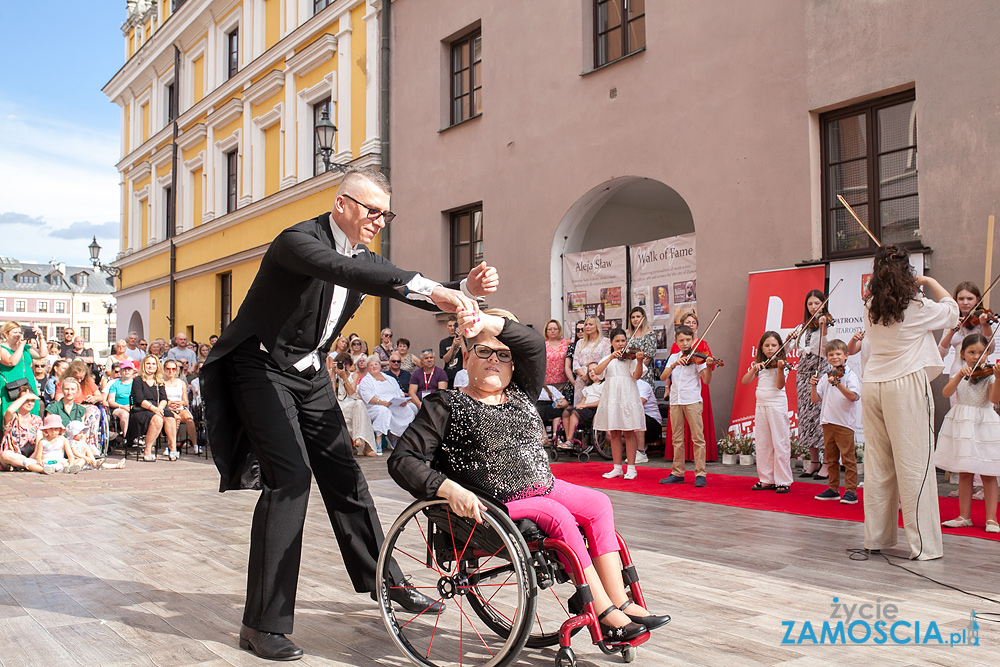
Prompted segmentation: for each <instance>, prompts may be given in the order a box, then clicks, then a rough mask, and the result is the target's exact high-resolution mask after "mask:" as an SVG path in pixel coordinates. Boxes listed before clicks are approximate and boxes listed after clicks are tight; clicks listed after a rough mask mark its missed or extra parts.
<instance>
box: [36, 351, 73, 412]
mask: <svg viewBox="0 0 1000 667" xmlns="http://www.w3.org/2000/svg"><path fill="white" fill-rule="evenodd" d="M68 367H69V362H68V361H66V360H65V359H56V361H55V363H53V364H52V370H51V372H49V374H48V377H47V378H46V380H45V383H44V384H43V385H42V387H44V389H42V404H43V405H44V406H45V407H46V408H47V407H48V406H49V404H50V403H52V401H54V400H56V392H57V391H58V389H59V378H61V377H62V374H63V373H64V372H66V369H67V368H68Z"/></svg>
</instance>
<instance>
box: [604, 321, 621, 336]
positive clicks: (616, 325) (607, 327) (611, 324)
mask: <svg viewBox="0 0 1000 667" xmlns="http://www.w3.org/2000/svg"><path fill="white" fill-rule="evenodd" d="M621 327H622V321H621V319H620V318H617V317H616V318H613V319H610V320H604V321H603V322H601V331H603V332H604V335H605V337H607V336H608V334H609V333H611V330H612V329H621Z"/></svg>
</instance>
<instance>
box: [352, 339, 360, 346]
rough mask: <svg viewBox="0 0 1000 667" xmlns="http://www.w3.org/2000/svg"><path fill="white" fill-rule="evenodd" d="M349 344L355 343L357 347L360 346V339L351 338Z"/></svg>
mask: <svg viewBox="0 0 1000 667" xmlns="http://www.w3.org/2000/svg"><path fill="white" fill-rule="evenodd" d="M351 345H357V346H358V347H361V341H360V340H352V341H351Z"/></svg>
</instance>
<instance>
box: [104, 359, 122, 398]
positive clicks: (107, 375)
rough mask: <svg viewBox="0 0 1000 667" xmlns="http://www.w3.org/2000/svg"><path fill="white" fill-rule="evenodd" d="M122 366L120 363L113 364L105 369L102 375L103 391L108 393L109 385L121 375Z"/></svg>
mask: <svg viewBox="0 0 1000 667" xmlns="http://www.w3.org/2000/svg"><path fill="white" fill-rule="evenodd" d="M121 370H122V369H121V366H120V365H119V364H112V365H111V366H109V367H107V368H105V369H104V374H103V375H101V393H102V394H106V393H107V391H108V387H109V386H110V385H111V383H112V382H114V381H115V380H117V379H118V378H119V377H121Z"/></svg>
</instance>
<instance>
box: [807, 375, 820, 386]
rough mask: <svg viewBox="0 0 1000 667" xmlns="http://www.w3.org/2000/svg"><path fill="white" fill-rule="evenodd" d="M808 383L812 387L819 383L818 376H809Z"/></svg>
mask: <svg viewBox="0 0 1000 667" xmlns="http://www.w3.org/2000/svg"><path fill="white" fill-rule="evenodd" d="M809 384H811V385H812V386H814V387H815V386H816V385H818V384H819V376H818V375H813V376H812V377H811V378H809Z"/></svg>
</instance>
